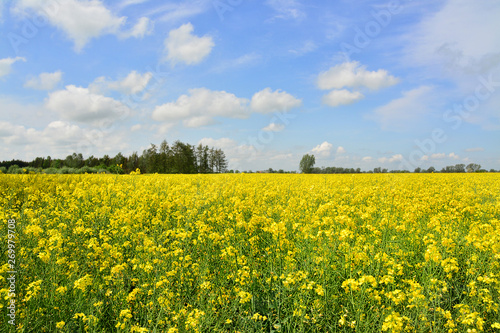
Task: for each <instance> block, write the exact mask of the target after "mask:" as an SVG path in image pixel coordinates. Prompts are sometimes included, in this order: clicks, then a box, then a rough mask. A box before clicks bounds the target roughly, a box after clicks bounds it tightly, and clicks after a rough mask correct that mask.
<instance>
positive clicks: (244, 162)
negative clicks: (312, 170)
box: [198, 138, 299, 171]
mask: <svg viewBox="0 0 500 333" xmlns="http://www.w3.org/2000/svg"><path fill="white" fill-rule="evenodd" d="M198 143H201V144H202V145H207V146H209V147H215V148H220V149H222V150H223V151H224V153H225V154H226V157H227V159H228V161H229V169H234V170H240V171H244V170H253V171H257V170H261V169H267V168H269V167H272V168H274V169H279V168H283V169H286V170H290V166H291V165H298V164H299V157H298V156H295V155H294V154H291V153H289V152H282V151H281V152H278V151H274V150H267V149H261V148H259V149H258V148H256V147H255V146H252V145H250V144H249V143H248V142H237V141H235V140H233V139H230V138H220V139H214V138H203V139H201V140H200V141H199V142H198ZM270 161H273V162H272V164H270Z"/></svg>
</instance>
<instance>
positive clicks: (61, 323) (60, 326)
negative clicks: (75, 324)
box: [56, 321, 66, 329]
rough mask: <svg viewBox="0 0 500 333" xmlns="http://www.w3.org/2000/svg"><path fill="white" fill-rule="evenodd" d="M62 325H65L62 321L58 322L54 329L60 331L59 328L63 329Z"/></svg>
mask: <svg viewBox="0 0 500 333" xmlns="http://www.w3.org/2000/svg"><path fill="white" fill-rule="evenodd" d="M64 325H66V323H65V322H64V321H60V322H58V323H57V324H56V328H59V329H60V328H63V327H64Z"/></svg>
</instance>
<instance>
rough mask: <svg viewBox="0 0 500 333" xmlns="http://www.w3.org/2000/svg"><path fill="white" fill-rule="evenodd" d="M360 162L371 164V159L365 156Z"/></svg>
mask: <svg viewBox="0 0 500 333" xmlns="http://www.w3.org/2000/svg"><path fill="white" fill-rule="evenodd" d="M361 160H362V161H363V162H371V161H373V157H371V156H365V157H363V158H362V159H361Z"/></svg>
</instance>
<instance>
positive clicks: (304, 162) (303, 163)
mask: <svg viewBox="0 0 500 333" xmlns="http://www.w3.org/2000/svg"><path fill="white" fill-rule="evenodd" d="M315 163H316V158H315V157H314V155H310V154H306V155H304V156H303V157H302V159H301V160H300V164H299V169H300V171H301V172H302V173H321V174H324V173H409V172H410V171H409V170H390V171H389V170H388V169H385V168H384V169H383V168H381V167H376V168H374V169H373V170H369V171H361V169H360V168H357V169H354V168H342V167H321V168H318V167H315V166H314V164H315ZM413 172H414V173H435V172H442V173H460V172H488V171H487V170H486V169H482V168H481V165H480V164H476V163H469V164H468V165H465V164H456V165H449V166H446V167H444V168H442V169H441V171H438V170H436V168H434V167H433V166H431V167H429V168H428V169H422V168H420V167H417V168H415V170H413ZM489 172H498V171H497V170H495V169H490V171H489Z"/></svg>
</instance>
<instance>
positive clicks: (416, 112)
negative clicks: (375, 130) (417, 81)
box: [366, 86, 434, 131]
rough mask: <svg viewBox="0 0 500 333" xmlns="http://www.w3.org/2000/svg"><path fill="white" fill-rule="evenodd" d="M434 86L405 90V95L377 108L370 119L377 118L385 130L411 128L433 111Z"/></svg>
mask: <svg viewBox="0 0 500 333" xmlns="http://www.w3.org/2000/svg"><path fill="white" fill-rule="evenodd" d="M431 93H432V88H431V87H428V86H421V87H418V88H416V89H413V90H410V91H405V92H403V96H402V97H400V98H397V99H395V100H392V101H391V102H389V103H387V104H386V105H383V106H380V107H378V108H376V109H375V110H374V111H373V113H372V114H368V115H367V116H366V117H367V118H368V119H372V120H375V121H376V122H378V123H379V124H380V126H381V127H382V129H384V130H392V131H404V130H408V129H411V128H412V127H413V126H414V125H415V122H418V121H421V120H422V118H424V116H425V115H428V114H429V113H431V111H432V109H431V105H432V104H433V101H434V98H433V96H432V94H431Z"/></svg>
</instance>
